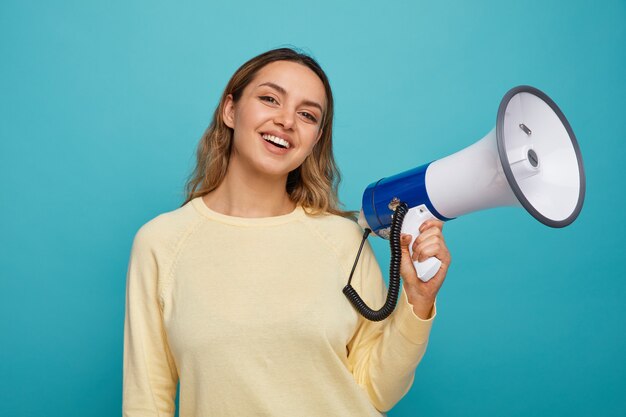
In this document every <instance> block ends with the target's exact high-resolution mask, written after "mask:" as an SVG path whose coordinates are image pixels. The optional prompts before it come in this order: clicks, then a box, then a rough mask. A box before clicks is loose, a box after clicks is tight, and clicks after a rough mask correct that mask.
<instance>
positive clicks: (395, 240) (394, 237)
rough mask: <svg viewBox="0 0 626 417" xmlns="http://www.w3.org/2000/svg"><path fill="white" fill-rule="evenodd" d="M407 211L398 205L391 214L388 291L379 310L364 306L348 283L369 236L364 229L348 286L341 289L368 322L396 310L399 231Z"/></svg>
mask: <svg viewBox="0 0 626 417" xmlns="http://www.w3.org/2000/svg"><path fill="white" fill-rule="evenodd" d="M408 211H409V208H408V206H407V205H406V204H405V203H400V204H398V207H396V210H395V211H394V214H393V219H392V221H391V230H390V233H389V247H390V248H391V262H390V264H389V289H388V290H387V300H386V301H385V305H383V306H382V307H381V308H380V310H372V309H371V308H369V307H368V306H367V304H365V301H363V299H362V298H361V297H360V296H359V294H357V292H356V290H355V289H354V288H352V286H351V285H350V282H351V281H352V274H354V270H355V269H356V265H357V262H358V261H359V257H360V256H361V249H363V244H364V243H365V240H366V239H367V236H368V235H369V234H370V232H371V230H370V229H366V230H365V233H364V234H363V240H362V241H361V246H360V247H359V252H358V253H357V255H356V259H355V261H354V265H353V266H352V272H350V278H348V284H347V285H346V286H345V287H343V293H344V294H345V295H346V297H347V298H348V300H350V302H351V303H352V305H353V306H354V308H355V309H356V311H358V312H359V313H360V314H361V315H362V316H363V317H365V318H366V319H368V320H370V321H381V320H384V319H386V318H387V317H389V315H390V314H391V313H393V310H394V309H395V308H396V304H397V302H398V294H399V293H400V260H401V259H402V249H401V248H400V231H401V229H402V222H403V221H404V216H405V215H406V213H407V212H408Z"/></svg>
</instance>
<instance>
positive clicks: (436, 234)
mask: <svg viewBox="0 0 626 417" xmlns="http://www.w3.org/2000/svg"><path fill="white" fill-rule="evenodd" d="M426 223H430V226H429V227H427V228H425V229H423V230H424V231H423V232H422V233H420V235H419V236H418V237H417V239H415V242H414V243H413V247H412V249H413V257H412V258H413V260H414V261H415V260H417V261H420V262H423V261H425V260H426V259H428V258H431V257H433V256H436V257H437V258H439V259H440V260H441V261H445V260H446V258H447V257H448V256H449V255H448V249H447V247H446V244H445V241H444V238H443V234H442V231H441V229H442V224H443V222H439V221H436V222H434V221H430V222H424V224H426ZM420 229H422V228H420Z"/></svg>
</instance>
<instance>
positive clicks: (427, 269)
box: [402, 205, 441, 282]
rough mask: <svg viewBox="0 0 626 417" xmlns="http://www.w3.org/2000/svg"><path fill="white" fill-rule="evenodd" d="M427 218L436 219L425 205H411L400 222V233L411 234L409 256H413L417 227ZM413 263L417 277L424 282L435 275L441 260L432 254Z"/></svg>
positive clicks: (417, 234)
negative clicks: (423, 259)
mask: <svg viewBox="0 0 626 417" xmlns="http://www.w3.org/2000/svg"><path fill="white" fill-rule="evenodd" d="M429 219H436V217H435V216H433V214H432V213H431V212H430V210H428V208H427V207H426V206H425V205H420V206H417V207H412V208H411V209H409V211H408V212H407V214H406V216H405V217H404V222H403V223H402V233H407V234H410V235H411V236H412V239H411V244H410V245H409V252H410V253H411V256H413V243H414V242H415V239H417V237H418V236H419V234H420V232H419V228H420V226H421V225H422V223H424V222H425V221H426V220H429ZM413 265H414V266H415V271H416V272H417V277H418V278H419V279H421V280H422V281H424V282H428V281H430V279H431V278H432V277H434V276H435V274H436V273H437V271H439V268H440V267H441V261H440V260H439V259H438V258H436V257H434V256H433V257H431V258H428V259H426V260H425V261H422V262H419V261H414V262H413Z"/></svg>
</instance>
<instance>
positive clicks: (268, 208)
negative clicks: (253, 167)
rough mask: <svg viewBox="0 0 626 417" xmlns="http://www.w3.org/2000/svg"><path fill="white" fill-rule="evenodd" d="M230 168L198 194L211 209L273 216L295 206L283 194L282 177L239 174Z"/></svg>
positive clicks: (288, 210) (254, 215)
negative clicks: (210, 187) (219, 180)
mask: <svg viewBox="0 0 626 417" xmlns="http://www.w3.org/2000/svg"><path fill="white" fill-rule="evenodd" d="M230 168H231V167H229V170H228V171H227V173H226V176H225V177H224V180H223V181H222V183H221V184H220V185H219V186H218V187H217V188H216V189H215V190H213V191H211V192H210V193H208V194H206V195H205V196H203V197H202V199H203V200H204V204H206V205H207V207H209V208H210V209H211V210H213V211H216V212H218V213H222V214H225V215H227V216H235V217H274V216H281V215H283V214H289V213H291V212H292V211H293V210H294V209H295V207H296V204H295V203H294V202H293V201H291V199H290V198H289V194H287V190H286V185H287V178H286V177H285V178H268V177H260V176H254V175H251V176H250V175H246V176H242V175H236V174H235V173H233V171H232V170H231V169H230Z"/></svg>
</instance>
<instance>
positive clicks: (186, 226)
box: [134, 202, 200, 246]
mask: <svg viewBox="0 0 626 417" xmlns="http://www.w3.org/2000/svg"><path fill="white" fill-rule="evenodd" d="M199 219H200V217H199V216H198V215H197V212H196V211H195V210H194V208H193V207H192V205H191V202H189V203H186V204H185V205H183V206H182V207H178V208H176V209H173V210H170V211H167V212H163V213H161V214H159V215H157V216H155V217H153V218H152V219H150V220H149V221H147V222H146V223H144V224H143V225H142V226H141V227H140V228H139V230H138V231H137V233H136V234H135V238H134V244H135V245H137V244H141V245H149V246H155V245H167V246H170V245H172V244H173V242H175V241H178V240H179V239H180V238H181V237H182V236H184V235H185V234H186V233H187V231H189V230H190V229H192V228H193V226H194V225H195V224H197V222H198V220H199Z"/></svg>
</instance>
